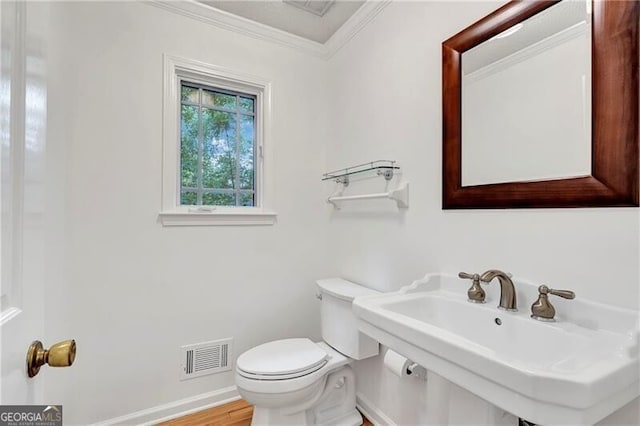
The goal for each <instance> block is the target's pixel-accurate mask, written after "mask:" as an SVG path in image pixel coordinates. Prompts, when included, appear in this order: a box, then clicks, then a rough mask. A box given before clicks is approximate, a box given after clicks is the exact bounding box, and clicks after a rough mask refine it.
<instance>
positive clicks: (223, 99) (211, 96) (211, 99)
mask: <svg viewBox="0 0 640 426" xmlns="http://www.w3.org/2000/svg"><path fill="white" fill-rule="evenodd" d="M202 103H203V104H206V105H214V106H217V107H218V108H224V109H233V110H235V109H236V97H235V96H232V95H225V94H224V93H218V92H212V91H210V90H203V91H202Z"/></svg>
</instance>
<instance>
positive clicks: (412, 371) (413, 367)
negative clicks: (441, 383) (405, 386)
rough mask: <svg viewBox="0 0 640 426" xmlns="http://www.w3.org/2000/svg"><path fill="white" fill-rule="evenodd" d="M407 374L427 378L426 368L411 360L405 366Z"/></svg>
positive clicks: (417, 377)
mask: <svg viewBox="0 0 640 426" xmlns="http://www.w3.org/2000/svg"><path fill="white" fill-rule="evenodd" d="M407 376H411V377H415V378H416V379H423V380H426V379H427V369H426V368H424V367H423V366H421V365H420V364H418V363H417V362H412V363H411V364H409V365H408V366H407Z"/></svg>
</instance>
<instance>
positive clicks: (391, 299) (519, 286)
mask: <svg viewBox="0 0 640 426" xmlns="http://www.w3.org/2000/svg"><path fill="white" fill-rule="evenodd" d="M514 283H515V287H516V291H517V296H518V309H519V311H518V312H515V313H513V312H506V311H502V310H499V309H497V307H496V306H497V300H498V299H499V296H500V286H499V284H498V282H497V280H496V281H495V282H494V283H491V284H490V285H489V286H488V287H485V290H487V303H486V304H474V303H470V302H468V301H467V296H466V290H467V288H468V287H469V282H467V280H461V279H459V278H457V277H455V276H452V275H451V276H449V275H436V274H432V275H427V276H426V277H425V278H424V279H423V280H419V281H416V282H415V283H413V284H412V285H410V286H407V287H404V288H402V289H401V290H400V291H399V292H396V293H386V294H382V295H375V296H365V297H358V298H356V299H355V300H354V304H353V309H354V311H355V313H356V315H357V316H358V317H359V326H360V329H361V330H362V331H363V332H364V333H366V334H368V335H370V336H371V337H373V338H375V339H377V340H378V341H380V342H381V343H382V344H384V345H386V346H388V347H390V348H392V349H394V350H396V351H397V352H399V353H401V354H403V355H405V356H407V357H408V358H410V359H412V360H413V361H415V362H417V363H419V364H422V365H423V366H425V367H426V368H427V369H430V370H432V371H434V372H435V373H438V374H440V375H441V376H443V377H445V378H446V379H448V380H450V381H451V382H453V383H455V384H457V385H459V386H461V387H463V388H465V389H467V390H469V391H471V392H473V393H475V394H477V395H478V396H480V397H481V398H484V399H486V400H487V401H489V402H491V403H492V404H494V405H496V406H498V407H501V408H503V409H504V410H506V411H509V412H510V413H513V414H515V415H518V416H520V417H522V418H525V419H527V420H529V421H532V422H535V423H540V424H545V425H552V424H580V425H584V424H593V423H595V422H597V421H599V420H600V419H602V418H604V417H606V416H607V415H609V414H611V413H612V412H614V411H616V410H617V409H619V408H621V407H622V406H623V405H625V404H626V403H628V402H629V401H631V400H633V399H634V398H636V397H638V396H639V395H640V361H639V359H638V312H637V311H633V310H626V309H620V308H616V307H611V306H605V305H602V304H598V303H595V302H590V301H586V300H581V299H580V295H579V294H578V295H577V298H576V299H575V300H571V301H566V300H563V299H559V298H555V297H552V298H551V302H552V303H553V304H554V306H555V307H556V311H557V314H556V320H557V322H554V323H548V322H540V321H535V320H533V319H531V318H530V317H529V315H530V310H529V308H530V306H531V303H533V301H535V299H536V297H537V290H536V289H537V286H535V285H532V284H530V283H526V282H523V281H519V280H517V279H514ZM498 323H500V324H498Z"/></svg>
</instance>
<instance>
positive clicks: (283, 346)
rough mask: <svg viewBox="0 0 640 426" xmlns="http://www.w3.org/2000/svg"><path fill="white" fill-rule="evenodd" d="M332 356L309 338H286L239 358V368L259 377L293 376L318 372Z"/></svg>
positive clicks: (247, 352)
mask: <svg viewBox="0 0 640 426" xmlns="http://www.w3.org/2000/svg"><path fill="white" fill-rule="evenodd" d="M327 358H329V355H328V354H327V353H326V352H325V351H324V350H323V349H322V348H321V347H320V346H318V345H316V344H315V343H313V342H312V341H311V340H309V339H305V338H302V339H284V340H275V341H273V342H268V343H265V344H262V345H260V346H256V347H255V348H253V349H249V350H248V351H246V352H245V353H243V354H242V355H240V356H239V357H238V360H237V361H236V366H237V367H238V369H239V370H242V371H244V372H246V373H249V374H255V375H259V376H285V375H287V376H291V375H298V374H300V373H305V372H309V370H317V369H318V368H320V367H321V366H322V365H324V364H325V363H326V362H327Z"/></svg>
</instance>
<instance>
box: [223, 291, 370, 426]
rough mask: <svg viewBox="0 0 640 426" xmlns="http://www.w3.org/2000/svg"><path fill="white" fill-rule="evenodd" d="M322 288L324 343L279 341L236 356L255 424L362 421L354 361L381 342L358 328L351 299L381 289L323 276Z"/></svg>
mask: <svg viewBox="0 0 640 426" xmlns="http://www.w3.org/2000/svg"><path fill="white" fill-rule="evenodd" d="M318 289H319V299H321V303H322V305H321V310H320V312H321V319H322V321H321V324H322V336H323V339H324V341H323V342H318V343H315V342H313V341H311V340H310V339H307V338H292V339H282V340H275V341H272V342H267V343H264V344H262V345H259V346H256V347H254V348H252V349H249V350H248V351H246V352H244V353H243V354H242V355H240V356H239V357H238V359H237V361H236V368H235V379H236V385H237V387H238V391H239V392H240V395H241V396H242V397H243V398H244V399H245V400H246V401H248V402H249V403H250V404H252V405H253V406H254V411H253V420H252V423H251V424H252V425H254V426H257V425H278V426H280V425H283V426H284V425H291V426H293V425H296V426H304V425H318V426H329V425H332V426H334V425H339V426H356V425H360V424H362V416H361V415H360V413H358V411H357V410H356V396H355V394H356V387H355V385H356V383H355V375H354V373H353V370H352V369H351V366H350V364H351V363H353V362H354V360H358V359H364V358H369V357H371V356H375V355H377V354H378V342H376V341H374V340H373V339H371V338H369V337H368V336H365V335H363V334H362V333H360V332H359V331H358V329H357V323H356V320H355V316H354V315H353V313H352V311H351V304H352V302H353V298H354V297H355V296H361V295H367V294H377V292H376V291H375V290H371V289H367V288H365V287H362V286H359V285H358V284H355V283H352V282H349V281H346V280H343V279H339V278H333V279H328V280H320V281H318Z"/></svg>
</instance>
